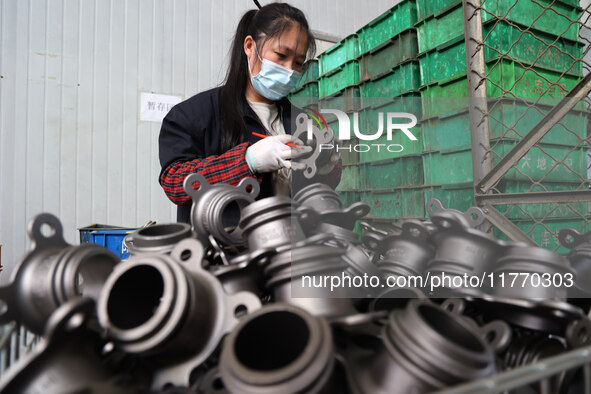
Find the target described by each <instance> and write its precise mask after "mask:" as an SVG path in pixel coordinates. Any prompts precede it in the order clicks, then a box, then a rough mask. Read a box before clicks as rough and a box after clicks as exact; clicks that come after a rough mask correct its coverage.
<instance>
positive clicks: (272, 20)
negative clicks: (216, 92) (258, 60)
mask: <svg viewBox="0 0 591 394" xmlns="http://www.w3.org/2000/svg"><path fill="white" fill-rule="evenodd" d="M294 24H298V25H299V26H300V27H301V28H302V29H304V30H305V31H306V33H307V35H308V57H314V52H315V50H316V45H315V41H314V37H313V36H312V33H311V32H310V29H309V27H308V21H307V20H306V17H305V16H304V14H303V13H302V11H300V10H299V9H297V8H295V7H292V6H290V5H289V4H286V3H271V4H267V5H266V6H264V7H262V8H261V9H259V10H250V11H247V12H246V13H245V14H244V15H243V16H242V18H241V19H240V22H239V23H238V28H237V29H236V34H235V35H234V40H233V42H232V48H231V50H230V66H229V68H228V72H227V74H226V79H225V83H224V86H223V87H222V89H221V93H220V108H221V111H220V114H221V118H222V136H221V150H222V151H223V152H225V151H227V150H229V149H231V148H233V147H234V146H236V145H238V144H240V143H241V142H243V141H244V133H245V131H246V125H245V124H244V120H243V118H242V107H241V102H242V100H243V98H244V96H245V95H246V86H247V81H248V78H250V71H249V69H248V61H247V58H246V54H245V53H244V40H245V39H246V37H247V36H249V35H250V36H252V38H253V39H254V40H255V42H256V43H257V47H258V48H262V47H263V45H264V42H265V41H266V40H268V39H270V38H273V37H279V36H281V34H282V33H283V31H284V30H285V29H286V28H288V27H290V26H292V25H294Z"/></svg>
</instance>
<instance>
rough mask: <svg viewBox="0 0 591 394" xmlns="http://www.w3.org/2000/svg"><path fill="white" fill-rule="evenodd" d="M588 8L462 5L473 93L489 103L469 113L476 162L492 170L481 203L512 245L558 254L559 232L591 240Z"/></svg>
mask: <svg viewBox="0 0 591 394" xmlns="http://www.w3.org/2000/svg"><path fill="white" fill-rule="evenodd" d="M581 5H583V6H584V8H583V7H581V6H580V4H579V1H573V0H525V1H523V0H520V1H517V0H483V1H478V0H467V1H465V2H464V16H465V19H466V21H465V22H466V44H467V45H466V50H467V57H466V59H467V66H468V74H469V75H471V76H472V78H471V83H472V86H471V89H481V90H484V94H483V95H481V97H482V98H484V97H486V100H485V101H484V100H483V101H482V102H481V103H479V104H478V105H477V106H472V107H471V109H470V111H471V116H472V119H473V120H474V119H475V121H473V123H472V125H473V127H474V126H475V128H476V129H478V128H479V127H480V128H481V133H480V143H481V145H482V146H483V148H484V149H482V150H477V149H475V150H473V155H475V157H474V160H473V163H475V165H476V166H478V165H479V164H478V163H480V164H481V165H482V166H483V167H486V165H485V164H486V163H489V164H488V167H487V168H480V169H475V173H481V174H482V177H480V178H478V177H475V186H476V199H477V201H479V203H480V205H482V206H485V207H486V208H487V210H488V211H489V213H490V212H491V211H493V210H496V211H498V212H497V213H500V215H497V219H498V220H497V223H495V225H497V227H499V228H500V229H501V230H502V232H503V233H505V235H506V236H508V237H509V238H512V239H523V236H522V235H523V234H525V235H526V236H527V237H529V238H531V239H533V240H534V241H535V242H536V243H537V244H539V245H541V246H544V247H546V248H549V249H552V250H559V249H560V248H561V246H560V244H559V242H558V238H557V232H558V231H559V230H560V229H561V228H563V227H574V228H576V229H578V230H581V231H587V230H589V229H590V228H589V224H590V223H591V215H590V209H589V201H590V194H589V187H590V180H589V179H590V177H589V174H590V172H591V170H590V163H591V162H590V159H589V157H590V156H589V133H588V124H589V116H588V114H589V107H590V105H591V101H590V100H589V97H588V93H589V86H587V85H589V84H588V82H587V80H586V79H585V78H584V77H585V76H587V75H588V74H589V70H590V68H591V63H590V61H591V56H590V54H589V51H590V49H591V45H590V44H591V30H590V27H591V24H590V18H591V13H590V8H591V6H590V5H589V4H581ZM470 44H472V45H470ZM478 55H480V57H481V59H482V58H484V61H483V62H477V61H476V60H475V59H476V58H477V56H478ZM483 124H486V125H487V127H484V128H483V127H481V125H483ZM542 129H544V130H543V131H542ZM472 132H473V137H474V135H475V134H474V133H476V134H478V130H476V132H475V131H474V130H473V131H472ZM536 132H537V135H536ZM473 146H474V145H473ZM491 167H492V168H491ZM478 170H480V171H478ZM573 192H576V193H573ZM499 195H502V196H504V198H503V197H502V196H501V198H499V197H498V196H499ZM503 218H505V219H507V220H505V219H503ZM507 221H510V222H511V224H513V225H510V224H507V223H506V222H507ZM496 231H498V230H496ZM499 235H500V231H499Z"/></svg>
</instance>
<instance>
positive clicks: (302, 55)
mask: <svg viewBox="0 0 591 394" xmlns="http://www.w3.org/2000/svg"><path fill="white" fill-rule="evenodd" d="M257 49H258V53H259V56H260V57H261V58H264V59H267V60H270V61H272V62H274V63H277V64H281V65H282V66H284V67H287V68H290V69H292V70H294V71H298V72H301V71H302V66H303V64H304V61H305V60H306V52H307V50H308V35H307V34H306V31H305V30H304V29H301V28H300V26H299V25H292V26H290V27H289V28H287V29H285V30H284V31H283V34H281V36H280V37H272V38H270V39H268V40H267V41H266V42H265V43H264V45H263V47H262V48H261V47H259V46H258V45H257ZM244 52H245V53H246V55H247V56H248V59H249V62H250V67H251V70H250V72H251V74H252V75H253V76H254V75H257V74H258V73H259V71H261V61H260V60H259V58H258V56H257V55H256V52H255V42H254V40H253V38H252V37H251V36H247V37H246V39H245V40H244Z"/></svg>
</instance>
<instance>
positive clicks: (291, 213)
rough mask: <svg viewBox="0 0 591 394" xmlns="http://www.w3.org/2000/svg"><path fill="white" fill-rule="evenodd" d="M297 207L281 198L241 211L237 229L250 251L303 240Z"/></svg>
mask: <svg viewBox="0 0 591 394" xmlns="http://www.w3.org/2000/svg"><path fill="white" fill-rule="evenodd" d="M299 217H300V213H299V212H298V211H297V205H296V203H295V202H293V201H292V200H291V199H290V198H288V197H284V196H278V197H267V198H263V199H262V200H259V201H256V202H254V203H252V204H251V205H249V206H248V207H246V208H244V210H243V211H242V217H241V218H240V225H239V229H240V230H241V231H242V232H243V234H244V236H245V237H247V239H248V247H249V249H250V250H253V251H254V250H258V249H265V248H273V247H277V246H281V245H289V244H291V243H294V242H298V241H301V240H303V239H305V235H304V231H303V229H302V226H301V224H300V221H299Z"/></svg>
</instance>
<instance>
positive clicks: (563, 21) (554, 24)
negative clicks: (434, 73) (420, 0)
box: [415, 0, 582, 52]
mask: <svg viewBox="0 0 591 394" xmlns="http://www.w3.org/2000/svg"><path fill="white" fill-rule="evenodd" d="M537 1H538V3H539V4H541V5H543V6H550V5H551V4H552V3H553V5H552V8H553V10H555V11H556V12H554V11H553V10H548V11H546V12H544V13H543V14H542V15H541V16H540V13H541V12H542V11H543V8H542V7H541V6H540V5H538V4H536V3H535V2H533V1H529V0H523V1H515V0H487V1H485V2H484V3H483V8H484V10H483V11H482V12H481V15H482V22H486V21H489V20H494V19H496V16H499V17H501V16H502V17H505V15H507V16H506V19H507V20H508V21H510V22H512V23H515V24H519V25H520V27H521V28H522V30H525V29H526V28H527V27H530V28H531V29H534V30H537V31H542V32H546V33H548V34H552V35H555V36H561V37H563V38H567V39H571V40H578V39H579V24H578V23H573V24H572V25H571V20H577V19H578V18H579V17H580V16H581V12H582V9H581V8H580V7H574V6H572V5H568V4H565V3H562V2H560V1H555V0H537ZM507 12H508V14H507ZM557 12H558V13H561V14H563V15H566V17H563V16H560V15H558V14H557ZM538 17H539V18H538ZM569 18H570V19H569ZM534 21H535V22H534ZM569 26H570V27H569ZM415 27H416V29H417V39H418V44H419V52H424V51H426V50H429V49H431V48H435V47H437V46H439V45H441V44H443V43H445V42H448V41H450V40H452V39H454V38H456V37H458V36H463V35H464V11H463V8H462V2H461V1H457V2H456V3H455V5H454V6H448V7H446V8H444V9H443V10H440V11H439V12H435V13H434V14H431V15H429V16H427V17H426V18H424V19H422V20H420V21H419V22H417V24H416V25H415Z"/></svg>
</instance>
